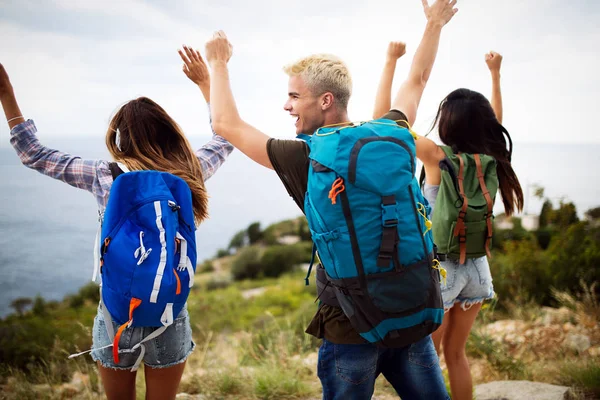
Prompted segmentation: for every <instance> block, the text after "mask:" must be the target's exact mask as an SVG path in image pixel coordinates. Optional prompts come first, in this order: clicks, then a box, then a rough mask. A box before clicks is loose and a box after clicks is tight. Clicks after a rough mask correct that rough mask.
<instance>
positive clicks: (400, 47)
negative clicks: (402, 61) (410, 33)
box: [387, 42, 406, 61]
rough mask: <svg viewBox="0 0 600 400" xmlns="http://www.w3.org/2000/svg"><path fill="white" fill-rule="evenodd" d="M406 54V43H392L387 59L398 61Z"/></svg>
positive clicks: (389, 46)
mask: <svg viewBox="0 0 600 400" xmlns="http://www.w3.org/2000/svg"><path fill="white" fill-rule="evenodd" d="M404 54H406V43H404V42H390V44H389V45H388V50H387V59H388V60H393V61H396V60H397V59H399V58H400V57H402V56H403V55H404Z"/></svg>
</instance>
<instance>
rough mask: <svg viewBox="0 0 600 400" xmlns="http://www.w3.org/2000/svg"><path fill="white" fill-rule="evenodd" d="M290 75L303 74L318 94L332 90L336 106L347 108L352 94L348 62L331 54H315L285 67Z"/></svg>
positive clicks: (313, 90) (285, 70)
mask: <svg viewBox="0 0 600 400" xmlns="http://www.w3.org/2000/svg"><path fill="white" fill-rule="evenodd" d="M283 71H284V72H285V73H286V74H288V75H289V76H298V75H299V76H301V77H302V78H303V79H304V81H305V82H306V84H307V85H308V87H309V89H310V90H311V91H312V92H313V93H314V94H315V95H317V96H320V95H322V94H323V93H327V92H330V93H332V94H333V97H334V99H335V100H334V101H335V103H336V106H337V107H338V108H339V109H342V110H345V109H346V108H347V107H348V101H349V100H350V95H351V94H352V77H351V76H350V72H349V71H348V67H347V66H346V64H345V63H344V62H343V61H342V60H340V59H339V58H338V57H336V56H334V55H331V54H313V55H311V56H308V57H304V58H302V59H300V60H298V61H296V62H294V63H292V64H289V65H286V66H285V67H283Z"/></svg>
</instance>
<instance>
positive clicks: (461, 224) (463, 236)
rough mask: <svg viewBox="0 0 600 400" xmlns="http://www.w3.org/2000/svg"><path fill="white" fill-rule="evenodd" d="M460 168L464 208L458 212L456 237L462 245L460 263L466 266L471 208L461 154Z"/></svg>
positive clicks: (459, 184) (459, 156)
mask: <svg viewBox="0 0 600 400" xmlns="http://www.w3.org/2000/svg"><path fill="white" fill-rule="evenodd" d="M457 156H458V161H459V163H460V167H459V169H458V190H459V192H460V196H461V197H462V201H463V203H462V207H461V209H460V211H459V212H458V219H457V220H456V226H455V227H454V232H453V235H454V236H458V243H459V245H460V263H461V264H464V263H465V261H466V260H467V227H466V225H465V216H466V215H467V207H468V206H469V199H467V196H466V195H465V187H464V184H463V181H464V178H465V177H464V173H465V162H464V160H463V158H462V157H461V155H460V153H458V154H457Z"/></svg>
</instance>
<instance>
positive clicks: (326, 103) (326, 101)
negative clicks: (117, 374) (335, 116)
mask: <svg viewBox="0 0 600 400" xmlns="http://www.w3.org/2000/svg"><path fill="white" fill-rule="evenodd" d="M333 103H334V98H333V94H332V93H330V92H327V93H324V94H322V95H321V110H323V111H325V110H327V109H329V108H331V107H332V106H333Z"/></svg>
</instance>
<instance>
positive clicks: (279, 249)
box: [260, 242, 312, 277]
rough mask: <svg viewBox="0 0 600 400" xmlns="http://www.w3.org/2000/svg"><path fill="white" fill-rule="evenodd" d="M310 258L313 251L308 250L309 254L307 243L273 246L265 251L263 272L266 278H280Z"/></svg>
mask: <svg viewBox="0 0 600 400" xmlns="http://www.w3.org/2000/svg"><path fill="white" fill-rule="evenodd" d="M308 246H310V243H308ZM311 247H312V246H311ZM310 256H311V249H310V248H308V252H307V243H303V242H300V243H296V244H293V245H275V246H271V247H268V248H267V250H265V253H264V254H263V256H262V258H261V260H260V263H261V267H262V272H263V274H264V276H266V277H278V276H280V275H281V274H283V273H285V272H289V271H291V270H292V268H294V266H296V265H298V264H300V263H303V262H308V261H310Z"/></svg>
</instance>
